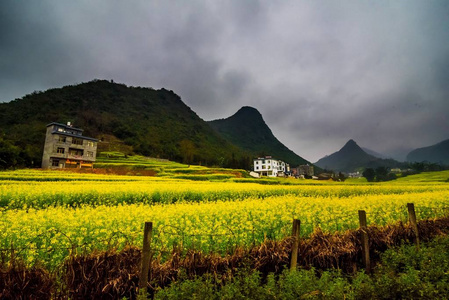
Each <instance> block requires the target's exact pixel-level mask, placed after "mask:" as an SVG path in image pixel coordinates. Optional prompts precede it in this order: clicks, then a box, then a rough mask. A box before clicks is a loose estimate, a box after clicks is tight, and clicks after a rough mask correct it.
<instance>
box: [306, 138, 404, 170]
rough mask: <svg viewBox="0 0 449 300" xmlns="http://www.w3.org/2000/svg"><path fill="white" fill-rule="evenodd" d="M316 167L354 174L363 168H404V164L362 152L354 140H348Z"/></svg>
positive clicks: (322, 159)
mask: <svg viewBox="0 0 449 300" xmlns="http://www.w3.org/2000/svg"><path fill="white" fill-rule="evenodd" d="M315 164H316V165H317V166H319V167H321V168H323V169H328V170H334V171H337V172H338V171H340V172H354V171H356V170H358V169H363V168H377V167H388V168H393V167H404V165H405V164H403V163H400V162H397V161H395V160H393V159H381V158H378V157H375V156H373V155H370V154H368V153H366V152H365V151H363V149H362V148H360V147H359V145H357V143H356V142H355V141H354V140H349V141H348V142H347V143H346V144H345V145H344V146H343V148H341V149H340V150H339V151H337V152H335V153H333V154H331V155H329V156H326V157H323V158H321V159H320V160H319V161H317V162H316V163H315Z"/></svg>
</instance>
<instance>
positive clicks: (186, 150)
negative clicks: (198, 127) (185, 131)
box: [179, 140, 195, 164]
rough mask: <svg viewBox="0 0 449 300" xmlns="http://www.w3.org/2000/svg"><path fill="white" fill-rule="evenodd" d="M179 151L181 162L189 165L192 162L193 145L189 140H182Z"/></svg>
mask: <svg viewBox="0 0 449 300" xmlns="http://www.w3.org/2000/svg"><path fill="white" fill-rule="evenodd" d="M179 150H180V151H181V156H182V162H183V163H185V164H191V163H192V162H193V155H194V154H195V145H194V144H193V142H192V141H190V140H182V141H181V142H180V143H179Z"/></svg>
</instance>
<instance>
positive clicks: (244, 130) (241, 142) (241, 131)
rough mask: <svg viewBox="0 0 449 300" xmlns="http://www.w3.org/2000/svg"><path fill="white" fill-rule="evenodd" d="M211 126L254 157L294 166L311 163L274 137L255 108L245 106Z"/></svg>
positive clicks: (214, 121)
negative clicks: (266, 158) (269, 156)
mask: <svg viewBox="0 0 449 300" xmlns="http://www.w3.org/2000/svg"><path fill="white" fill-rule="evenodd" d="M209 125H210V126H211V127H212V128H214V129H215V130H216V131H217V132H218V133H219V134H220V135H221V136H223V137H224V138H225V139H227V140H228V141H230V142H231V143H232V144H234V145H237V146H238V147H240V148H242V149H244V150H246V151H248V152H249V153H251V154H252V155H254V156H263V155H272V156H273V157H276V158H278V159H282V160H284V161H285V162H287V163H290V164H292V165H294V166H296V165H300V164H306V163H309V162H308V161H306V160H305V159H303V158H302V157H300V156H298V155H297V154H296V153H294V152H293V151H291V150H290V149H288V148H287V147H286V146H285V145H284V144H282V143H281V142H280V141H279V140H278V139H277V138H276V137H275V136H274V135H273V133H272V131H271V129H270V128H269V127H268V125H267V124H266V123H265V121H264V120H263V117H262V115H261V114H260V112H259V111H258V110H257V109H255V108H254V107H250V106H243V107H242V108H240V109H239V110H238V111H237V112H236V113H235V114H234V115H232V116H231V117H229V118H226V119H219V120H213V121H210V122H209Z"/></svg>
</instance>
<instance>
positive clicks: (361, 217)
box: [359, 210, 371, 274]
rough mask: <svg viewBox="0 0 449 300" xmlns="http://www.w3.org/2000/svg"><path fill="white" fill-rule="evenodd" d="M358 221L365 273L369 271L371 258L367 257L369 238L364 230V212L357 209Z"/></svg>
mask: <svg viewBox="0 0 449 300" xmlns="http://www.w3.org/2000/svg"><path fill="white" fill-rule="evenodd" d="M359 223H360V229H361V230H362V255H363V264H364V265H365V271H366V273H367V274H370V273H371V260H370V257H369V240H368V233H367V232H366V228H367V227H366V212H365V211H364V210H359Z"/></svg>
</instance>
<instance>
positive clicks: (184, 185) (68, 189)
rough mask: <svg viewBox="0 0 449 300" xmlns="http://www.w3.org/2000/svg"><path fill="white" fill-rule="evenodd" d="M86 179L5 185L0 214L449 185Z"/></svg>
mask: <svg viewBox="0 0 449 300" xmlns="http://www.w3.org/2000/svg"><path fill="white" fill-rule="evenodd" d="M42 173H47V172H42ZM56 173H59V176H60V177H61V173H62V172H56ZM69 174H70V173H69ZM0 175H1V173H0ZM33 175H34V174H33ZM76 175H86V174H76ZM88 175H90V176H88V178H91V179H92V178H94V179H95V180H86V177H85V176H79V177H75V176H73V175H72V174H70V175H69V176H67V177H63V178H59V179H61V181H36V180H27V181H21V180H11V179H9V180H1V181H0V209H21V208H24V207H28V208H30V207H32V208H36V209H40V208H46V207H50V206H70V207H77V206H81V205H84V204H88V205H94V206H97V205H118V204H136V203H144V204H155V203H165V204H169V203H175V202H180V201H181V202H182V201H187V202H198V201H217V200H232V201H240V200H243V199H247V198H251V197H256V198H261V199H264V198H266V197H271V196H284V195H294V196H298V197H312V198H313V197H352V196H357V195H385V194H388V195H389V194H408V193H421V192H427V191H429V190H432V191H435V192H438V191H445V190H447V189H448V184H447V183H444V184H409V183H405V184H398V183H395V184H346V183H342V184H336V183H332V182H331V183H326V184H314V183H312V184H308V185H306V184H299V185H298V184H292V185H280V184H270V185H261V184H258V183H253V182H249V183H242V182H234V181H219V182H213V181H191V180H183V179H173V178H163V179H161V178H158V177H143V176H142V177H139V176H129V177H128V176H111V177H108V175H96V174H88ZM92 175H95V176H92ZM64 176H65V175H64ZM36 177H39V176H36ZM9 178H11V177H9ZM67 178H68V179H73V178H78V179H77V181H76V182H73V181H71V180H70V181H62V179H67ZM292 182H294V181H292ZM308 182H311V181H308Z"/></svg>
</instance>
